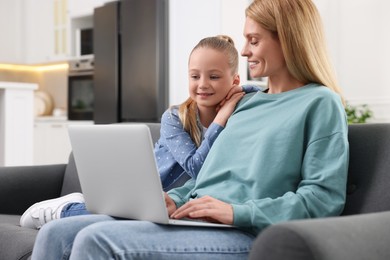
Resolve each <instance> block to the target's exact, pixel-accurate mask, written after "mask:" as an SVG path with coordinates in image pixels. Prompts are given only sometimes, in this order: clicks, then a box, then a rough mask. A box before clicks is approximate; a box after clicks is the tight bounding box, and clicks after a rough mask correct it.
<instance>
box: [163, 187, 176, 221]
mask: <svg viewBox="0 0 390 260" xmlns="http://www.w3.org/2000/svg"><path fill="white" fill-rule="evenodd" d="M164 198H165V204H166V206H167V210H168V216H170V215H171V214H172V213H173V212H175V210H176V203H175V202H174V201H173V199H171V197H169V195H168V194H167V193H166V192H164Z"/></svg>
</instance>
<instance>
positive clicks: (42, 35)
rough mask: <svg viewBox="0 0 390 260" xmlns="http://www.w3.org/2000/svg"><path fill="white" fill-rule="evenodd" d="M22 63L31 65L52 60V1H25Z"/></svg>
mask: <svg viewBox="0 0 390 260" xmlns="http://www.w3.org/2000/svg"><path fill="white" fill-rule="evenodd" d="M23 8H24V10H25V11H24V19H23V22H24V23H23V24H22V27H23V28H22V30H23V32H24V35H23V37H24V46H23V53H22V56H23V58H24V61H23V63H27V64H33V63H42V62H50V61H53V60H54V57H55V51H54V44H55V39H54V37H55V34H54V33H55V32H54V12H53V11H54V1H53V0H39V1H35V0H25V1H24V6H23Z"/></svg>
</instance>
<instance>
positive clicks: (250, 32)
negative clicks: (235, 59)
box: [241, 17, 287, 78]
mask: <svg viewBox="0 0 390 260" xmlns="http://www.w3.org/2000/svg"><path fill="white" fill-rule="evenodd" d="M244 37H245V39H246V41H245V45H244V48H243V49H242V51H241V55H242V56H244V57H247V58H248V67H249V73H250V75H251V77H253V78H257V77H272V76H276V75H280V74H281V73H285V72H286V71H287V66H286V62H285V59H284V56H283V52H282V47H281V45H280V42H279V39H278V38H277V36H275V35H274V34H273V33H272V32H270V31H268V30H266V29H264V28H262V27H261V26H260V24H258V23H257V22H255V21H254V20H253V19H251V18H249V17H247V18H246V21H245V26H244Z"/></svg>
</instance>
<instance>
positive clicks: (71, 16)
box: [0, 0, 112, 64]
mask: <svg viewBox="0 0 390 260" xmlns="http://www.w3.org/2000/svg"><path fill="white" fill-rule="evenodd" d="M111 1H112V0H111ZM106 2H110V0H83V1H80V0H39V1H36V0H12V1H7V0H0V35H1V39H2V40H1V41H0V63H17V64H37V63H46V62H55V61H63V60H66V59H68V58H70V57H72V56H74V55H75V50H74V42H75V40H76V39H75V37H76V35H75V31H76V30H75V28H74V27H75V26H76V27H77V26H79V24H80V21H83V18H84V17H89V18H91V17H92V15H93V11H94V8H95V7H98V6H101V5H103V4H104V3H106ZM73 20H76V22H73ZM87 20H88V19H87ZM89 20H90V21H92V18H91V19H89ZM88 26H92V24H89V25H88Z"/></svg>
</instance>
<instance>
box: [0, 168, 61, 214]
mask: <svg viewBox="0 0 390 260" xmlns="http://www.w3.org/2000/svg"><path fill="white" fill-rule="evenodd" d="M65 168H66V164H58V165H39V166H12V167H0V214H18V215H21V214H22V213H23V212H24V211H25V210H26V209H27V208H28V207H29V206H31V205H32V204H34V203H35V202H38V201H42V200H46V199H50V198H55V197H59V196H60V193H61V187H62V182H63V178H64V173H65Z"/></svg>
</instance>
